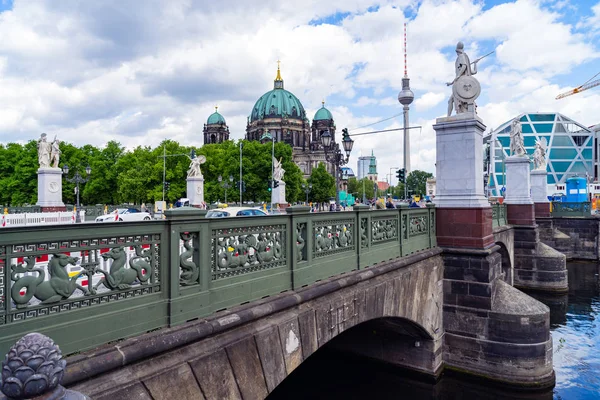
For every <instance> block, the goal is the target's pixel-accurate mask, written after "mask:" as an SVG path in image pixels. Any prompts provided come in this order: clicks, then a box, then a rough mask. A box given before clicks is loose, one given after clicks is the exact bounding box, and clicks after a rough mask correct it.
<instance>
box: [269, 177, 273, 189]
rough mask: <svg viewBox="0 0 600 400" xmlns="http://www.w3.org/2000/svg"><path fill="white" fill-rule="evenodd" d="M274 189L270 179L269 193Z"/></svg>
mask: <svg viewBox="0 0 600 400" xmlns="http://www.w3.org/2000/svg"><path fill="white" fill-rule="evenodd" d="M272 187H273V181H272V180H271V179H269V192H270V191H271V190H273V189H272Z"/></svg>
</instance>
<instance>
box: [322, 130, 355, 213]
mask: <svg viewBox="0 0 600 400" xmlns="http://www.w3.org/2000/svg"><path fill="white" fill-rule="evenodd" d="M332 139H333V138H332V137H331V134H330V133H329V130H327V131H326V132H325V133H324V134H322V135H321V142H322V143H323V149H324V150H325V159H326V160H327V161H328V162H330V163H332V164H333V166H334V168H335V209H336V210H338V209H339V206H340V167H341V166H343V165H346V164H348V160H349V159H350V152H351V151H352V146H354V140H352V139H351V138H350V135H349V134H348V129H346V128H344V129H342V146H343V148H344V151H345V152H346V157H345V158H344V155H343V154H342V151H341V150H340V145H339V144H338V143H335V142H334V141H333V140H332Z"/></svg>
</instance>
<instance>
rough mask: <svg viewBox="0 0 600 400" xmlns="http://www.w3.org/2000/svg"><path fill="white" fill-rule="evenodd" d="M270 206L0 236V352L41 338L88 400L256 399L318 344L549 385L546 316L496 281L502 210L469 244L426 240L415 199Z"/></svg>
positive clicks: (508, 230) (505, 281)
mask: <svg viewBox="0 0 600 400" xmlns="http://www.w3.org/2000/svg"><path fill="white" fill-rule="evenodd" d="M286 211H287V213H286V214H285V215H278V216H269V217H248V218H232V219H207V218H204V214H205V211H203V210H198V209H193V208H181V209H176V210H171V211H168V212H167V219H166V220H162V221H146V222H140V223H121V224H119V223H114V224H98V225H68V226H53V227H49V226H35V227H22V228H11V229H9V230H5V231H3V233H2V235H0V278H1V279H2V280H3V282H2V286H1V288H2V289H1V290H2V297H1V298H2V305H1V308H2V311H1V313H0V318H1V319H2V325H1V326H0V351H3V352H6V351H7V350H8V348H9V347H10V346H11V345H12V344H14V343H15V341H16V340H17V339H19V338H20V337H21V336H23V335H24V334H26V333H28V332H32V331H37V332H41V333H43V334H46V335H48V336H50V337H52V338H53V339H54V340H55V341H56V342H57V344H58V345H59V346H60V347H61V349H62V351H63V353H64V354H70V356H69V357H68V358H67V362H68V366H67V370H66V373H65V377H64V380H63V383H64V384H65V385H67V386H69V387H71V388H73V389H75V390H78V391H80V392H82V393H85V394H87V395H89V396H91V397H92V398H94V399H102V398H113V399H115V398H117V399H120V398H123V399H125V398H131V397H132V396H134V397H135V396H139V398H149V399H150V398H153V399H162V398H167V397H168V398H172V397H173V396H175V397H176V398H203V397H205V398H244V399H248V398H264V397H266V395H267V394H268V393H270V392H271V391H272V390H274V389H275V387H277V385H278V384H279V383H281V382H282V381H283V380H284V379H285V377H286V376H287V375H289V374H290V373H291V372H292V371H293V370H294V369H295V368H297V367H298V366H299V365H300V364H301V363H302V362H303V360H305V359H306V358H308V357H309V356H310V355H311V354H312V353H314V352H315V351H318V349H319V348H320V347H322V346H324V345H325V344H327V343H329V342H331V343H332V345H335V346H336V347H337V348H341V349H344V350H345V351H348V352H352V353H355V354H358V355H362V356H365V357H370V358H374V359H378V360H381V361H384V362H387V363H391V364H394V365H397V366H399V367H403V368H408V369H411V370H415V371H417V372H419V373H422V374H426V375H430V376H433V377H436V376H438V375H439V374H440V372H441V371H442V370H443V369H444V368H450V369H456V370H459V371H461V372H470V373H473V374H477V375H480V376H485V377H488V378H490V379H495V380H500V381H503V382H506V383H510V384H513V385H519V386H533V387H547V386H548V385H551V384H552V383H553V379H554V378H553V370H552V362H551V360H552V353H551V350H552V346H551V339H550V336H549V311H548V309H547V308H546V307H545V306H544V305H542V304H541V303H538V302H537V301H535V300H533V299H531V298H530V297H528V296H527V295H525V294H523V293H522V292H520V291H519V290H517V289H515V288H514V287H513V286H512V285H513V284H516V283H520V284H521V286H522V287H527V280H526V279H523V277H524V276H525V275H526V274H525V275H524V274H521V273H520V272H519V268H516V266H518V265H519V262H522V260H523V257H527V256H528V255H526V254H522V252H521V250H520V247H523V246H522V244H523V243H526V242H523V240H524V239H523V234H522V233H519V232H520V231H522V230H524V229H525V230H527V229H528V228H527V227H525V226H522V225H511V224H509V223H508V220H509V218H508V217H507V216H508V212H507V207H506V206H501V205H495V206H493V207H490V208H489V211H490V217H491V218H489V219H488V220H487V221H486V224H489V230H490V231H492V232H493V237H494V239H493V240H494V244H493V245H492V246H491V247H489V248H488V249H487V250H480V251H475V254H474V253H473V251H468V252H467V251H465V250H461V249H460V248H452V247H444V248H441V247H439V246H438V243H437V240H438V235H439V234H438V230H439V229H440V228H441V227H440V225H439V219H438V218H436V213H437V211H438V210H436V208H435V207H433V206H432V205H430V206H429V207H427V208H416V209H415V208H407V207H402V208H398V209H394V210H380V211H371V210H369V208H368V207H365V206H356V207H355V208H354V210H353V211H348V212H341V213H317V214H313V213H309V212H308V211H309V210H308V207H302V206H294V207H290V208H288V209H287V210H286ZM458 217H460V218H463V216H457V218H458ZM536 229H537V228H536ZM536 232H537V231H536ZM515 237H517V238H521V241H515ZM534 239H535V238H534ZM539 245H542V246H545V245H543V243H541V242H539V239H538V243H537V244H536V246H539ZM515 247H516V249H515ZM529 247H531V246H529ZM529 253H530V254H529V256H531V257H535V255H532V254H533V253H532V252H531V251H530V252H529ZM560 256H561V257H562V260H563V263H564V256H563V255H560ZM559 258H560V257H559ZM465 260H466V261H465ZM465 262H466V263H467V264H466V266H465ZM521 272H523V271H521ZM533 275H534V274H532V275H531V277H533ZM48 277H49V278H48ZM532 281H533V282H532ZM538 281H539V280H538V279H533V280H531V279H530V286H532V287H535V286H536V285H538V284H539V282H538ZM531 282H532V283H531ZM342 333H345V334H344V335H342ZM357 343H360V345H359V346H357ZM500 366H501V367H500ZM174 381H176V382H177V384H176V385H173V384H172V383H173V382H174Z"/></svg>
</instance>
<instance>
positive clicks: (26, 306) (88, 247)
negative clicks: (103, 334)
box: [0, 235, 160, 323]
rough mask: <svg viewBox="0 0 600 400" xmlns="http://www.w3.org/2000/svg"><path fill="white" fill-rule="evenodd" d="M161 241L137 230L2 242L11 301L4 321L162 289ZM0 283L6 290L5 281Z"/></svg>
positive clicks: (1, 274) (2, 273)
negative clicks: (95, 236) (21, 242)
mask: <svg viewBox="0 0 600 400" xmlns="http://www.w3.org/2000/svg"><path fill="white" fill-rule="evenodd" d="M159 246H160V235H136V236H119V237H112V238H100V239H85V240H67V241H55V242H45V243H31V244H25V245H12V246H8V248H7V249H5V248H4V247H2V249H1V250H0V252H4V253H5V252H6V250H9V254H7V255H6V256H5V257H6V260H7V263H10V285H9V287H10V299H11V300H12V302H11V304H10V307H9V311H8V318H6V319H4V321H2V322H3V323H10V322H13V321H20V320H26V319H30V318H34V317H38V316H43V315H49V314H54V313H57V312H63V311H68V310H72V309H78V308H83V307H89V306H92V305H95V304H101V303H107V302H112V301H115V300H121V299H125V298H130V297H135V296H140V295H144V294H149V293H154V292H158V291H160V281H159V274H158V271H159V270H160V263H159V262H160V256H159V248H160V247H159ZM2 258H3V256H2V255H0V260H1V261H0V268H1V269H2V271H0V278H1V279H3V280H4V279H5V275H7V272H8V271H6V270H5V266H6V264H5V262H4V260H2ZM0 287H1V288H2V289H0V290H2V291H3V290H4V282H2V284H1V285H0ZM1 298H2V300H4V293H2V296H1ZM2 309H3V310H5V309H6V306H4V307H2Z"/></svg>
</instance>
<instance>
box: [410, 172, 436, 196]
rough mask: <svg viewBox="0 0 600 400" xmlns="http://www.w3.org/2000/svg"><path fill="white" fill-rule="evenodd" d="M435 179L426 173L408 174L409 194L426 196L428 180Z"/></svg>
mask: <svg viewBox="0 0 600 400" xmlns="http://www.w3.org/2000/svg"><path fill="white" fill-rule="evenodd" d="M429 178H433V174H431V173H429V172H425V171H420V170H418V169H417V170H414V171H411V173H410V174H408V177H407V178H406V185H407V186H408V190H409V192H410V193H409V194H412V195H423V194H425V190H426V189H425V183H426V182H427V179H429Z"/></svg>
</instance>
